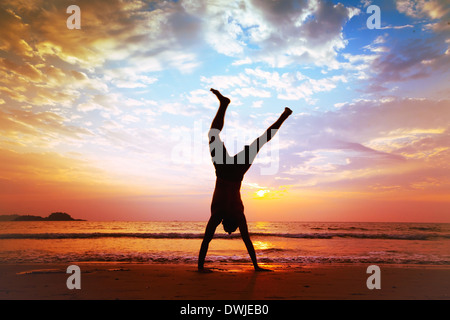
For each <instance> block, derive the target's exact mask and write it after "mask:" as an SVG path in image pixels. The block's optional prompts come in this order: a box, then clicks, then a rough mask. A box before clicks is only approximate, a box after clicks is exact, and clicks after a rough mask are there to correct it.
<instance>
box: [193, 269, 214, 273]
mask: <svg viewBox="0 0 450 320" xmlns="http://www.w3.org/2000/svg"><path fill="white" fill-rule="evenodd" d="M197 271H198V272H200V273H211V272H213V271H212V270H211V269H206V268H201V269H197Z"/></svg>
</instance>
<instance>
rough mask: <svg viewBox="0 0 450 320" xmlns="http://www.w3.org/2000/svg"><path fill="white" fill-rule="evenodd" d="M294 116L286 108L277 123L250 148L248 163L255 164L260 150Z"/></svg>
mask: <svg viewBox="0 0 450 320" xmlns="http://www.w3.org/2000/svg"><path fill="white" fill-rule="evenodd" d="M291 114H292V110H291V109H289V108H285V109H284V112H283V113H282V114H281V115H280V117H279V118H278V119H277V121H275V122H274V123H273V124H272V125H271V126H270V127H269V128H268V129H267V130H266V131H265V132H264V133H263V134H262V135H261V136H259V137H258V138H256V139H255V141H253V142H252V143H251V144H250V146H249V152H248V162H246V163H249V164H251V163H253V160H255V157H256V155H257V154H258V152H259V150H261V148H262V146H263V145H264V144H266V143H267V142H269V141H270V140H271V139H272V137H273V136H275V134H276V133H277V131H278V129H280V127H281V125H282V124H283V122H284V121H285V120H286V119H287V118H288V117H289V116H290V115H291Z"/></svg>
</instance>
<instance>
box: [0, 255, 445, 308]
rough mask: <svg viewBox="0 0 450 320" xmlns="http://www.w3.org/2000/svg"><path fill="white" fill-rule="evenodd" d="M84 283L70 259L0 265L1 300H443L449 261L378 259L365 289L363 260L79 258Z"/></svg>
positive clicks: (365, 267) (365, 265)
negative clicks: (374, 285) (257, 266)
mask: <svg viewBox="0 0 450 320" xmlns="http://www.w3.org/2000/svg"><path fill="white" fill-rule="evenodd" d="M77 265H78V266H79V267H80V270H81V274H80V283H81V289H68V288H67V285H66V281H67V279H68V277H70V276H71V274H68V273H66V269H67V267H68V265H67V264H57V263H52V264H2V265H0V299H1V300H17V299H21V300H22V299H23V300H329V299H332V300H394V299H402V300H405V299H406V300H415V299H420V300H423V299H425V300H441V299H444V300H448V299H449V298H450V290H449V289H450V267H449V266H430V265H427V266H420V265H395V266H393V265H379V267H380V271H381V273H380V275H381V277H380V282H381V289H372V290H370V289H368V287H367V285H366V281H367V278H368V277H369V276H370V274H367V273H366V271H367V267H368V266H369V265H368V264H317V265H302V266H298V265H296V266H285V265H283V266H276V265H272V266H271V265H265V266H264V267H267V268H269V269H272V270H273V272H254V271H253V269H252V267H251V265H250V264H242V265H241V264H221V263H214V264H212V265H210V266H209V267H211V268H212V269H213V272H211V273H199V272H197V271H196V268H195V265H194V264H158V263H151V264H146V263H91V262H90V263H78V264H77Z"/></svg>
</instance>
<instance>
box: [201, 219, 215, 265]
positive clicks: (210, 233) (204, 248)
mask: <svg viewBox="0 0 450 320" xmlns="http://www.w3.org/2000/svg"><path fill="white" fill-rule="evenodd" d="M219 224H220V219H219V218H217V217H215V216H214V215H212V216H211V218H209V221H208V224H207V225H206V230H205V235H204V236H203V241H202V245H201V247H200V253H199V255H198V270H199V271H204V269H203V265H204V263H205V257H206V253H207V252H208V247H209V243H210V242H211V240H212V238H213V237H214V233H215V232H216V228H217V226H218V225H219Z"/></svg>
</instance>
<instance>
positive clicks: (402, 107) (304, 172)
mask: <svg viewBox="0 0 450 320" xmlns="http://www.w3.org/2000/svg"><path fill="white" fill-rule="evenodd" d="M449 105H450V102H449V101H448V100H443V101H432V100H427V99H390V100H388V101H385V102H378V101H371V100H367V101H363V100H360V101H355V102H354V103H348V104H346V105H343V106H341V107H340V108H339V109H338V110H335V111H330V112H326V113H320V114H314V113H311V114H304V115H299V116H296V117H295V118H294V119H293V120H291V122H292V123H291V124H287V127H286V128H285V130H284V132H283V133H280V134H282V135H283V136H282V137H281V138H280V140H283V139H287V140H289V141H290V142H292V143H289V148H287V149H284V150H282V151H281V154H280V159H283V160H282V162H281V163H280V168H284V171H282V172H281V174H280V175H279V176H280V177H281V178H291V179H292V178H294V179H295V181H296V182H293V181H292V180H291V184H292V185H293V186H295V185H296V186H297V187H302V188H320V189H322V190H326V189H327V188H340V187H339V186H340V185H341V186H342V188H349V190H350V189H352V190H354V189H355V188H356V189H357V188H360V190H368V188H369V186H371V185H378V186H382V185H398V186H401V188H400V189H401V190H409V189H411V188H413V185H414V184H415V183H419V182H420V181H422V180H423V179H424V177H426V176H428V177H429V178H430V179H436V180H438V181H441V179H442V177H443V176H445V175H447V174H448V173H449V172H448V166H447V164H446V163H448V161H449V160H450V123H449V122H448V119H450V109H449V108H448V106H449ZM279 182H280V183H284V182H283V180H280V181H279ZM353 182H354V183H353ZM344 186H345V187H344ZM447 187H448V181H447V182H443V183H442V185H441V187H440V188H441V189H440V190H441V191H443V190H445V188H447Z"/></svg>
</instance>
